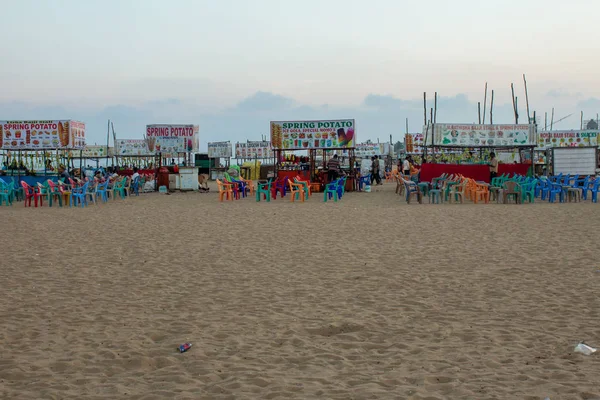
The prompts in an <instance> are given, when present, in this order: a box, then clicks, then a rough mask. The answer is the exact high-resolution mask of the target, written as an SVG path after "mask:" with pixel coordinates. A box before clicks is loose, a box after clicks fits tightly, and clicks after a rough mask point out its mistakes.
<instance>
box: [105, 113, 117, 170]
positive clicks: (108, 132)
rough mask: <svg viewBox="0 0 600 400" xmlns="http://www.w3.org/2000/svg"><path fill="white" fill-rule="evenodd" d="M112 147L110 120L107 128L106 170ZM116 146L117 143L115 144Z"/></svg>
mask: <svg viewBox="0 0 600 400" xmlns="http://www.w3.org/2000/svg"><path fill="white" fill-rule="evenodd" d="M109 145H110V119H109V120H108V127H107V128H106V168H108V146H109ZM115 145H116V143H115Z"/></svg>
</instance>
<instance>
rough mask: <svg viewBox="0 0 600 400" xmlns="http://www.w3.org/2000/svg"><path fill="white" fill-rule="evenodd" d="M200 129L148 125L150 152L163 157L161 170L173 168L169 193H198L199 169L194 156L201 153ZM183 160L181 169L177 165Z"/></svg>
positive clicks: (147, 136) (160, 162) (170, 173)
mask: <svg viewBox="0 0 600 400" xmlns="http://www.w3.org/2000/svg"><path fill="white" fill-rule="evenodd" d="M198 132H199V127H198V125H171V124H158V125H156V124H155V125H146V141H147V144H148V151H149V152H150V153H151V154H158V155H159V158H160V160H159V169H160V167H161V166H162V165H170V167H169V168H168V171H169V179H168V182H169V188H168V189H169V190H198V167H196V166H195V162H194V160H192V154H193V153H195V152H197V151H198V140H199V138H198ZM175 159H177V161H180V160H183V161H182V162H181V165H178V163H175V162H174V160H175Z"/></svg>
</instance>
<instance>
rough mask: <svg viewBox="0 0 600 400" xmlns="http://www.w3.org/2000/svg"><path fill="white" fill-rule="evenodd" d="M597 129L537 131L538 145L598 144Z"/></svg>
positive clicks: (573, 145)
mask: <svg viewBox="0 0 600 400" xmlns="http://www.w3.org/2000/svg"><path fill="white" fill-rule="evenodd" d="M599 134H600V131H597V130H583V131H543V132H540V133H539V138H538V147H539V148H543V149H547V148H550V147H584V146H598V135H599Z"/></svg>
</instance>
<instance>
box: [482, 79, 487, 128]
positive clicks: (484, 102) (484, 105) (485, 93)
mask: <svg viewBox="0 0 600 400" xmlns="http://www.w3.org/2000/svg"><path fill="white" fill-rule="evenodd" d="M486 106H487V82H486V83H485V92H484V94H483V123H484V124H485V108H486Z"/></svg>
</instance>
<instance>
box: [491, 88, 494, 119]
mask: <svg viewBox="0 0 600 400" xmlns="http://www.w3.org/2000/svg"><path fill="white" fill-rule="evenodd" d="M490 124H494V91H493V90H492V100H491V102H490Z"/></svg>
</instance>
